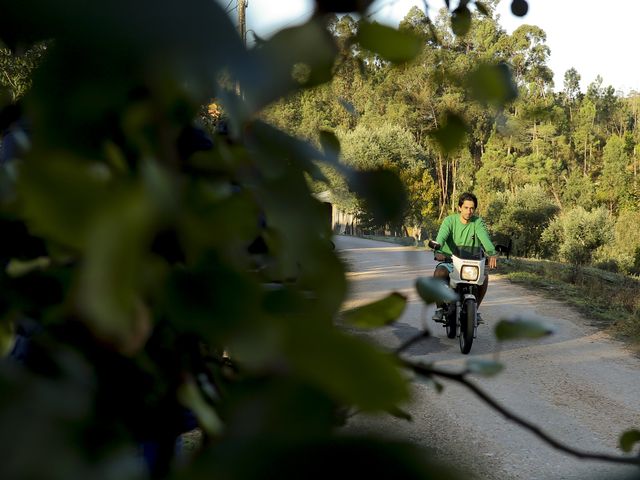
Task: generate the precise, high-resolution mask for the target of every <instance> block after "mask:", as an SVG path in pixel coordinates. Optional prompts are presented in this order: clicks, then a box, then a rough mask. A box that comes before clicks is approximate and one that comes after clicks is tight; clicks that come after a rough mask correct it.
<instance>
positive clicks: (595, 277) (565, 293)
mask: <svg viewBox="0 0 640 480" xmlns="http://www.w3.org/2000/svg"><path fill="white" fill-rule="evenodd" d="M496 273H497V274H500V275H503V276H505V277H506V278H508V279H509V280H511V281H512V282H514V283H520V284H524V285H527V286H530V287H532V288H534V289H536V290H539V291H542V292H544V293H545V294H547V295H550V296H551V297H553V298H556V299H559V300H563V301H565V302H567V303H568V304H570V305H572V306H573V307H575V308H577V309H578V310H580V311H581V312H582V313H584V314H585V315H586V316H587V317H589V318H591V319H593V320H595V321H596V322H598V324H600V326H602V327H603V328H605V329H607V330H608V331H610V332H611V333H612V334H614V335H617V336H624V337H626V339H627V340H628V341H630V342H631V343H633V344H640V279H639V278H637V277H630V276H626V275H621V274H617V273H612V272H607V271H604V270H599V269H596V268H591V267H586V268H584V269H582V270H581V271H579V272H578V274H577V275H576V274H575V272H574V270H573V268H572V267H571V266H570V265H566V264H562V263H558V262H551V261H546V260H532V259H522V258H515V259H514V258H512V259H509V260H507V259H505V258H501V259H500V260H499V262H498V270H497V272H496Z"/></svg>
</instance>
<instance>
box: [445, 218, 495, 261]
mask: <svg viewBox="0 0 640 480" xmlns="http://www.w3.org/2000/svg"><path fill="white" fill-rule="evenodd" d="M436 242H438V243H439V244H440V245H442V249H441V250H440V251H441V252H442V253H444V254H445V255H451V254H452V253H453V252H454V250H455V248H456V246H458V247H473V246H476V247H479V246H480V245H482V248H484V251H485V252H486V254H487V255H489V256H493V255H495V254H496V247H494V246H493V243H492V242H491V239H490V238H489V232H487V227H486V225H485V224H484V221H483V220H482V218H480V217H476V216H475V215H474V216H473V217H471V220H469V223H466V224H465V223H462V221H461V220H460V214H458V213H454V214H453V215H449V216H448V217H446V218H445V219H444V221H443V222H442V225H440V230H438V236H437V237H436Z"/></svg>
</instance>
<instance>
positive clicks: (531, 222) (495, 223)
mask: <svg viewBox="0 0 640 480" xmlns="http://www.w3.org/2000/svg"><path fill="white" fill-rule="evenodd" d="M558 210H559V209H558V207H557V205H556V204H555V203H554V202H553V201H551V199H549V196H548V195H547V193H546V192H545V191H544V189H542V188H541V187H539V186H531V185H527V186H525V187H524V188H518V189H516V191H515V192H514V193H511V192H506V193H502V194H498V195H496V196H495V198H494V199H493V200H492V201H491V202H490V203H489V205H488V207H487V211H486V212H487V213H486V215H485V218H486V221H487V224H488V226H489V228H490V230H491V231H492V232H493V233H494V234H496V235H498V234H499V235H503V236H506V237H507V238H511V239H512V240H513V245H514V247H513V249H514V252H515V253H516V254H517V255H521V256H535V255H541V254H542V253H543V250H542V245H541V242H540V238H541V236H542V234H543V232H544V231H545V229H546V227H547V225H549V223H550V222H551V221H552V219H553V218H554V216H555V214H556V213H557V212H558Z"/></svg>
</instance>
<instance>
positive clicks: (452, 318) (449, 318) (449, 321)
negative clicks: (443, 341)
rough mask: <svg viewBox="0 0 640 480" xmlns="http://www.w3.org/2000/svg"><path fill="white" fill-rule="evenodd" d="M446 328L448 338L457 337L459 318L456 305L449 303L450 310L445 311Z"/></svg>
mask: <svg viewBox="0 0 640 480" xmlns="http://www.w3.org/2000/svg"><path fill="white" fill-rule="evenodd" d="M445 315H446V317H445V324H444V327H445V330H446V332H447V337H448V338H456V333H457V318H456V306H455V305H449V308H448V310H447V311H446V313H445Z"/></svg>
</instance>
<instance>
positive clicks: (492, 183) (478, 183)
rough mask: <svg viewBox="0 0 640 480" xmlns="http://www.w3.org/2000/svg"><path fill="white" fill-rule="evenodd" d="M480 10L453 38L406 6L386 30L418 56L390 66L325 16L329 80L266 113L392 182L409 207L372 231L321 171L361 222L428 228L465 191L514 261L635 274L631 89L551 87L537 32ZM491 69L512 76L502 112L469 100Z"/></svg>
mask: <svg viewBox="0 0 640 480" xmlns="http://www.w3.org/2000/svg"><path fill="white" fill-rule="evenodd" d="M484 5H485V6H486V8H483V12H479V11H477V10H476V11H475V12H474V13H473V17H474V18H473V22H472V24H471V28H470V30H469V31H468V33H467V34H466V35H457V36H456V35H454V34H453V33H452V31H451V29H450V27H449V25H450V19H449V15H450V13H449V12H447V11H442V12H440V14H439V15H438V16H437V17H436V18H435V19H434V20H431V19H429V18H428V17H426V16H425V15H424V13H423V12H422V11H421V10H420V9H418V8H416V7H414V8H413V9H412V10H411V11H409V12H408V14H407V15H406V17H405V18H404V19H403V21H402V22H401V24H400V29H401V30H405V31H411V32H412V33H415V34H417V35H419V36H420V37H421V38H422V39H423V44H424V48H423V49H422V51H421V53H420V54H419V55H418V56H417V58H416V59H415V60H414V61H412V62H411V63H408V64H401V65H397V64H394V63H392V62H389V61H387V60H385V59H383V58H382V57H381V56H380V55H379V54H373V53H371V52H368V51H367V50H365V49H363V48H361V47H359V46H356V44H354V42H353V39H354V38H356V37H357V35H358V29H359V21H357V20H355V19H354V18H353V17H351V16H349V15H346V16H342V17H338V16H336V17H335V18H334V19H333V21H332V24H331V28H330V30H331V32H332V33H333V35H334V36H335V37H336V39H337V43H338V45H339V46H340V60H339V62H338V63H337V65H336V67H335V76H334V78H333V80H332V81H331V82H330V83H328V84H324V85H322V86H320V87H317V88H315V89H309V90H303V91H299V92H297V93H295V94H293V95H291V96H289V97H287V98H286V99H285V100H283V101H281V102H279V103H278V104H276V105H275V106H273V107H272V108H271V109H269V110H268V112H267V113H266V114H265V116H266V118H267V119H268V120H269V121H270V122H272V123H274V124H275V125H277V126H278V127H280V128H282V129H284V130H286V131H288V132H290V133H292V134H295V135H297V136H302V137H305V138H308V139H310V140H312V141H318V138H317V137H318V132H319V131H323V130H329V131H332V132H334V133H335V134H336V136H337V137H338V138H339V139H340V142H341V147H342V152H341V153H342V161H343V162H345V163H346V164H349V165H351V166H356V167H358V168H363V169H376V168H383V167H384V168H391V169H392V170H395V171H396V172H397V173H398V174H399V176H400V178H401V179H402V180H403V182H404V184H405V187H406V189H407V194H408V198H409V202H408V207H407V209H406V211H405V214H404V216H403V218H402V219H400V220H399V225H395V226H394V225H376V224H375V221H373V220H372V219H371V218H370V215H368V212H367V211H366V210H367V209H366V205H362V204H361V202H359V201H358V200H357V198H356V197H355V196H353V195H352V194H351V192H350V191H349V189H348V188H347V186H346V183H345V182H344V180H343V179H342V178H340V175H339V174H337V173H336V172H327V177H328V178H330V179H331V185H330V188H331V191H332V193H333V199H334V202H335V204H337V205H338V206H339V207H340V208H341V209H343V210H346V211H349V212H353V213H357V214H358V215H359V217H360V223H361V225H364V226H365V227H370V228H371V229H380V228H385V227H386V229H387V230H389V229H391V230H396V231H402V232H405V234H406V233H407V232H409V234H411V232H415V231H416V230H422V231H423V232H425V233H426V234H429V233H432V232H433V231H434V229H435V228H437V222H438V220H439V219H441V218H442V217H443V216H444V215H445V214H447V213H449V212H450V211H451V210H452V209H453V208H454V207H455V203H456V201H457V197H458V195H459V194H460V193H461V192H463V191H466V190H471V191H474V192H475V193H476V194H477V195H478V197H479V200H480V213H481V215H482V216H483V217H484V218H485V220H486V221H487V223H488V225H489V227H490V229H491V230H492V232H493V234H494V237H495V238H496V239H497V240H498V241H504V242H506V241H508V239H509V238H511V239H512V241H513V249H514V251H515V253H516V254H518V255H522V256H535V257H541V258H554V259H560V260H564V261H568V262H571V263H574V264H595V265H597V266H601V267H605V268H607V269H610V270H616V271H622V272H626V273H635V274H637V273H640V234H638V233H637V230H636V229H635V228H629V226H630V225H638V224H639V223H640V213H639V212H638V209H637V207H638V205H639V204H640V177H639V175H638V171H639V167H640V148H639V147H640V125H639V123H638V117H639V114H640V94H639V93H636V92H632V93H631V94H629V95H626V96H624V95H622V94H620V93H619V92H616V91H615V89H614V88H613V87H611V86H605V85H604V84H603V82H602V79H601V78H600V77H598V78H597V79H596V80H595V81H594V82H593V83H591V84H590V85H589V86H588V88H587V89H586V92H583V91H581V89H580V80H581V77H580V73H579V72H578V71H576V70H575V69H573V68H572V69H570V70H568V71H567V72H566V73H565V74H564V82H563V85H562V88H558V86H555V85H554V83H553V74H552V72H551V70H550V69H549V67H548V65H547V62H548V59H549V55H550V49H549V47H548V46H547V45H546V43H545V41H546V34H545V32H544V31H543V30H542V29H540V28H539V27H536V26H534V25H526V24H524V25H521V26H520V27H519V28H517V29H516V30H515V31H513V33H511V34H508V33H507V32H506V31H505V30H504V29H503V28H501V26H500V23H499V18H498V17H497V15H496V14H495V2H493V4H492V3H490V2H487V3H486V4H484ZM495 63H498V64H499V65H502V68H504V69H509V70H510V73H511V75H512V78H513V80H514V81H515V85H514V89H517V92H515V91H513V92H503V93H502V96H503V97H504V98H503V100H506V106H502V105H498V103H499V102H493V101H491V100H492V99H488V98H483V97H482V95H475V94H474V85H477V84H479V83H480V84H481V83H482V82H483V75H491V74H495V73H493V72H489V71H488V70H489V69H486V70H487V71H485V69H483V66H484V65H490V64H495ZM299 74H300V75H304V74H305V73H304V66H303V65H301V66H300V72H299ZM505 74H508V72H505ZM447 123H453V124H456V125H465V132H466V133H465V134H464V135H463V136H462V137H461V138H455V135H454V136H453V138H448V139H447V140H448V141H449V142H451V146H452V148H451V149H449V150H448V151H445V150H443V149H442V148H440V147H441V145H442V138H438V133H437V132H438V131H442V128H443V124H444V126H445V127H446V124H447ZM315 188H316V189H317V190H324V189H326V188H327V185H325V184H318V185H315Z"/></svg>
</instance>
